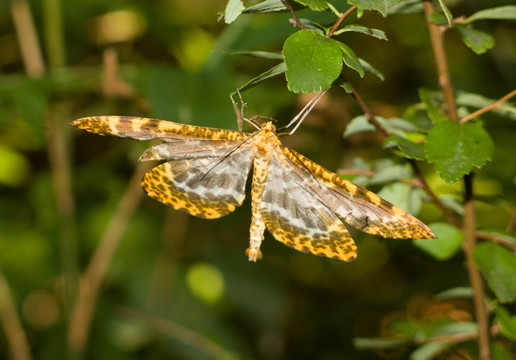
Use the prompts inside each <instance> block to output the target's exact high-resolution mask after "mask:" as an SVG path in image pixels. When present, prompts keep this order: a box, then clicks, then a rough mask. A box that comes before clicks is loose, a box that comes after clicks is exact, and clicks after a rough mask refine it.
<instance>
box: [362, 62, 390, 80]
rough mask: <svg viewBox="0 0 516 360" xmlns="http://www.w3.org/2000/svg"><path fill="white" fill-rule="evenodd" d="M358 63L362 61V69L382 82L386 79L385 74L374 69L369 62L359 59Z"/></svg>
mask: <svg viewBox="0 0 516 360" xmlns="http://www.w3.org/2000/svg"><path fill="white" fill-rule="evenodd" d="M358 61H360V65H362V67H363V68H364V70H365V71H369V72H370V73H371V74H373V75H374V76H376V77H377V78H378V79H380V80H381V81H384V80H385V77H384V76H383V74H382V73H381V72H380V71H379V70H377V69H376V68H375V67H373V66H372V65H371V64H369V63H368V62H367V61H365V60H364V59H362V58H358Z"/></svg>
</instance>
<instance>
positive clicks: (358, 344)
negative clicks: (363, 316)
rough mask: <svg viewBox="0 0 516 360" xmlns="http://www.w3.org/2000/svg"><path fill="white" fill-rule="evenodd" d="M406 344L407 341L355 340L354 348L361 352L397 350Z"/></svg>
mask: <svg viewBox="0 0 516 360" xmlns="http://www.w3.org/2000/svg"><path fill="white" fill-rule="evenodd" d="M406 343H407V340H406V339H381V338H380V339H379V338H360V337H357V338H353V346H355V348H357V349H359V350H383V349H396V348H399V347H400V346H403V345H405V344H406Z"/></svg>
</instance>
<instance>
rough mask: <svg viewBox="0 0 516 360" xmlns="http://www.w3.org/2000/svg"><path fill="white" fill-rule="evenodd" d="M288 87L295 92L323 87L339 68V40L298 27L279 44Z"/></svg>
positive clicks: (306, 91) (340, 67) (326, 85)
mask: <svg viewBox="0 0 516 360" xmlns="http://www.w3.org/2000/svg"><path fill="white" fill-rule="evenodd" d="M283 57H284V58H285V66H286V68H287V70H286V74H285V75H286V77H287V83H288V88H289V90H290V91H293V92H295V93H298V92H304V93H309V92H312V91H319V90H321V89H327V88H328V87H329V86H330V85H331V84H332V83H333V81H335V79H337V77H338V76H339V75H340V72H341V70H342V51H341V47H340V43H339V42H337V41H335V40H333V39H326V38H325V37H324V36H322V35H321V34H319V33H317V32H315V31H313V30H306V29H304V30H300V31H298V32H296V33H294V34H292V35H291V36H289V37H288V39H287V40H286V41H285V45H284V46H283Z"/></svg>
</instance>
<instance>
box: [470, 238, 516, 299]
mask: <svg viewBox="0 0 516 360" xmlns="http://www.w3.org/2000/svg"><path fill="white" fill-rule="evenodd" d="M473 258H474V259H475V263H476V264H477V266H478V268H479V269H480V271H481V272H482V274H483V275H484V277H485V278H486V280H487V285H489V287H490V288H491V290H493V292H494V293H495V295H496V297H497V298H498V300H500V302H502V303H506V302H511V301H515V300H516V282H515V281H514V279H516V255H514V253H512V252H511V251H510V250H508V249H506V248H504V247H503V246H501V245H498V244H495V243H492V242H488V241H486V242H483V243H480V244H478V245H477V246H476V247H475V251H474V252H473Z"/></svg>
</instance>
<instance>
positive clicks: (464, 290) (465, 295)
mask: <svg viewBox="0 0 516 360" xmlns="http://www.w3.org/2000/svg"><path fill="white" fill-rule="evenodd" d="M435 298H436V299H437V300H439V301H444V300H451V299H473V289H472V288H471V287H456V288H453V289H448V290H445V291H442V292H440V293H439V294H437V295H435Z"/></svg>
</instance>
